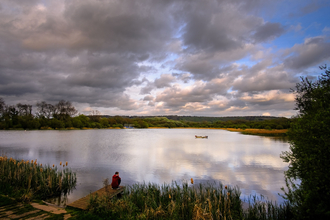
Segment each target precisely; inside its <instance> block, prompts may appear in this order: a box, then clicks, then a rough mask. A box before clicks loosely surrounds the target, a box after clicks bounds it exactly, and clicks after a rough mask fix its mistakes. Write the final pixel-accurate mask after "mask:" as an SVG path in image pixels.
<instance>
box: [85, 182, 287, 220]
mask: <svg viewBox="0 0 330 220" xmlns="http://www.w3.org/2000/svg"><path fill="white" fill-rule="evenodd" d="M192 183H193V180H192ZM240 194H241V193H240V190H239V188H238V187H229V186H228V187H227V186H225V187H223V185H222V184H221V183H219V184H215V183H214V184H209V183H208V184H204V185H203V184H199V185H197V186H193V185H190V184H188V183H183V184H177V183H176V182H174V183H172V184H163V185H161V186H160V185H157V184H151V183H149V184H134V185H132V186H128V187H127V188H126V189H125V192H124V195H123V197H122V198H120V199H118V198H112V199H111V198H110V194H108V195H106V196H101V197H99V196H96V197H91V199H90V205H89V211H90V212H91V213H93V214H96V215H98V216H99V217H102V218H109V219H110V218H111V219H196V220H197V219H228V220H230V219H234V220H236V219H288V218H286V216H290V209H289V208H288V207H289V205H288V204H284V205H277V204H276V203H275V204H273V203H271V202H261V201H259V200H257V198H256V197H253V198H251V199H250V200H249V207H248V208H247V209H245V210H244V209H243V206H242V201H241V199H240Z"/></svg>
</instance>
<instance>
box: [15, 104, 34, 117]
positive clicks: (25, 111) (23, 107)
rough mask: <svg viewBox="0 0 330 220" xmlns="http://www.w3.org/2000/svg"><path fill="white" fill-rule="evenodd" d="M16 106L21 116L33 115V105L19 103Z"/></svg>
mask: <svg viewBox="0 0 330 220" xmlns="http://www.w3.org/2000/svg"><path fill="white" fill-rule="evenodd" d="M16 106H17V108H18V115H19V116H32V105H27V104H21V103H18V104H17V105H16Z"/></svg>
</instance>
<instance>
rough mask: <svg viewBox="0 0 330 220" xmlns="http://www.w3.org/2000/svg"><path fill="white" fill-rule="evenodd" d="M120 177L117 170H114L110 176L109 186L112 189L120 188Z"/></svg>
mask: <svg viewBox="0 0 330 220" xmlns="http://www.w3.org/2000/svg"><path fill="white" fill-rule="evenodd" d="M120 182H121V178H120V177H119V172H116V173H115V175H113V176H112V182H111V187H112V189H120V186H119V185H120Z"/></svg>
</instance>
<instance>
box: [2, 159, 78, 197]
mask: <svg viewBox="0 0 330 220" xmlns="http://www.w3.org/2000/svg"><path fill="white" fill-rule="evenodd" d="M60 166H61V167H60V168H57V166H55V165H53V166H52V167H51V166H49V165H46V166H43V165H42V164H38V163H37V160H35V161H33V160H31V161H24V160H21V161H19V160H15V159H13V158H7V157H6V156H3V157H0V186H1V189H0V192H1V193H6V194H12V195H13V196H22V199H23V200H29V199H31V198H32V197H37V198H41V199H44V198H47V197H51V196H58V195H60V194H62V193H68V192H70V190H71V189H72V188H74V187H75V185H76V182H77V179H76V174H75V173H74V172H72V171H71V169H69V168H68V167H67V163H66V164H63V167H62V162H61V163H60Z"/></svg>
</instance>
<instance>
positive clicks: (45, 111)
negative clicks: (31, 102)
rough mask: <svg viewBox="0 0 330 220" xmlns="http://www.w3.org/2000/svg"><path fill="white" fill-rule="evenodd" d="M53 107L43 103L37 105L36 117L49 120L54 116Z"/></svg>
mask: <svg viewBox="0 0 330 220" xmlns="http://www.w3.org/2000/svg"><path fill="white" fill-rule="evenodd" d="M55 110H56V108H55V106H54V105H52V104H48V103H46V102H45V101H42V102H38V103H37V112H36V116H37V117H39V118H47V119H50V118H51V117H53V116H54V114H55Z"/></svg>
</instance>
